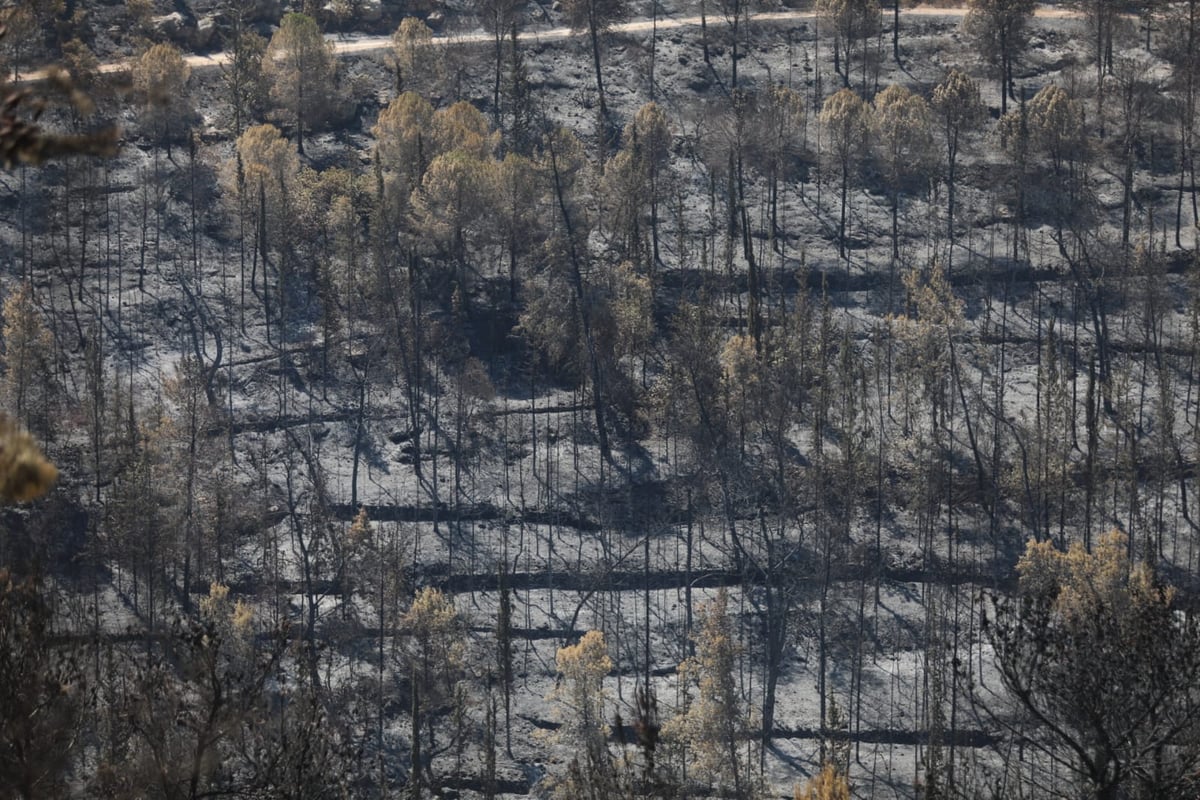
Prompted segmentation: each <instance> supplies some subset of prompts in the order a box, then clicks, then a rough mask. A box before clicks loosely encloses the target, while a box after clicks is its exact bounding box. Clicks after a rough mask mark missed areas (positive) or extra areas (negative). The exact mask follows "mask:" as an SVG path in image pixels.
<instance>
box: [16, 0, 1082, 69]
mask: <svg viewBox="0 0 1200 800" xmlns="http://www.w3.org/2000/svg"><path fill="white" fill-rule="evenodd" d="M966 13H967V10H966V8H965V7H962V6H958V7H954V8H936V7H933V6H917V7H915V8H910V9H905V10H904V11H903V13H902V16H904V17H914V16H917V17H951V18H953V17H962V16H964V15H965V14H966ZM1034 16H1035V17H1038V18H1040V19H1070V18H1073V17H1078V16H1079V14H1078V13H1077V12H1075V11H1070V10H1068V9H1065V8H1061V7H1059V6H1039V7H1038V8H1037V10H1036V11H1034ZM815 18H816V14H815V12H812V11H774V12H768V13H762V14H752V15H751V16H750V21H751V22H755V23H767V24H770V23H788V22H804V21H808V20H812V19H815ZM718 19H719V18H717V17H711V18H710V24H715V22H716V21H717V20H718ZM699 25H700V17H699V16H692V17H663V18H661V19H659V20H658V22H657V28H658V30H660V31H668V30H673V29H675V28H690V27H697V26H699ZM654 28H655V23H654V22H653V21H652V20H645V19H641V20H636V21H634V22H624V23H621V24H619V25H614V26H613V27H612V32H613V33H649V32H650V31H651V30H653V29H654ZM581 35H583V32H581V31H573V30H571V29H570V28H548V29H545V30H534V29H530V30H526V31H525V32H523V33H522V34H521V36H520V38H521V39H522V40H524V41H526V42H548V41H556V40H559V39H569V38H571V37H573V36H581ZM490 41H492V35H491V34H490V33H486V32H484V31H480V30H476V31H470V32H466V33H455V34H451V35H445V36H435V37H434V38H433V45H434V46H435V47H444V46H446V45H449V44H472V43H481V42H490ZM329 42H330V44H332V46H333V51H334V53H336V54H338V55H351V54H363V53H376V52H383V51H386V50H388V49H389V48H391V46H392V39H391V37H390V36H362V37H357V38H351V39H341V38H336V37H329ZM229 58H230V54H229V53H226V52H221V53H213V54H211V55H189V56H186V57H185V58H184V60H185V61H186V62H187V64H188V66H190V67H191V68H192V69H199V70H203V69H214V68H217V67H220V66H222V65H224V64H227V63H229ZM128 69H129V62H128V61H114V62H110V63H108V64H102V65H100V72H102V73H105V74H111V73H115V72H124V71H126V70H128ZM43 78H45V71H44V70H34V71H31V72H27V73H25V74H23V75H21V76H20V77H19V78H18V82H21V83H32V82H35V81H39V80H42V79H43Z"/></svg>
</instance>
